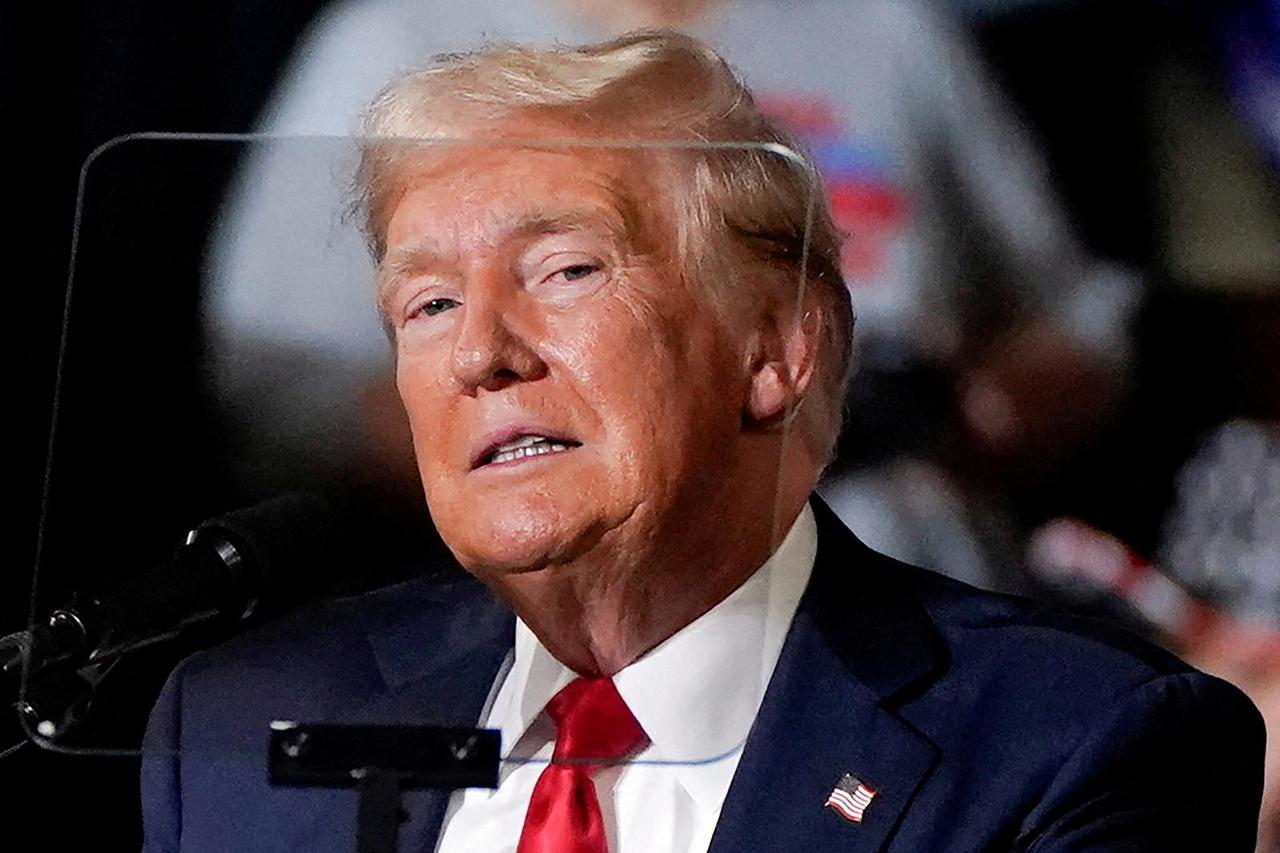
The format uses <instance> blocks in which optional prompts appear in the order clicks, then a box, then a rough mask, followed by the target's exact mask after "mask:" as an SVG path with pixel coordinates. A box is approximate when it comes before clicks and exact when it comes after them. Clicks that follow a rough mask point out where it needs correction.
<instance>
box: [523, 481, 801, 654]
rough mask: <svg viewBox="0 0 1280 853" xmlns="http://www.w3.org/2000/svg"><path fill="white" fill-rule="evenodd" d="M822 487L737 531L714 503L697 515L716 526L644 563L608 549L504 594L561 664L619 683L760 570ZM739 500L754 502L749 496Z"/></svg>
mask: <svg viewBox="0 0 1280 853" xmlns="http://www.w3.org/2000/svg"><path fill="white" fill-rule="evenodd" d="M812 486H813V483H812V481H811V480H805V481H803V482H795V483H791V484H783V486H782V488H781V490H778V491H775V490H770V498H773V497H775V496H776V497H777V498H778V502H777V503H776V504H775V503H774V501H773V500H772V499H770V500H768V501H764V502H762V503H757V504H755V506H756V507H759V506H765V507H774V506H776V507H777V514H776V516H775V514H774V513H772V512H768V511H766V512H765V513H763V514H760V513H756V514H755V515H754V516H752V517H750V518H749V519H745V520H741V519H740V521H739V523H736V524H735V523H733V522H730V521H728V519H732V518H734V517H735V516H734V515H733V514H732V513H731V512H729V511H728V508H723V507H716V506H704V507H702V508H701V512H700V513H699V514H698V516H697V517H700V518H705V519H709V520H714V521H713V522H711V523H707V524H695V525H688V524H683V525H682V528H683V532H684V534H685V535H684V536H683V537H670V538H664V537H662V536H659V537H657V538H656V539H655V540H654V541H655V542H656V543H657V547H655V548H653V549H651V550H649V551H648V552H647V553H645V554H644V555H643V556H642V557H641V558H640V559H634V558H627V557H625V556H623V555H620V554H619V553H617V552H616V551H615V552H610V550H609V549H608V547H607V546H608V543H607V542H605V543H603V546H602V547H601V548H599V549H596V550H595V551H594V552H593V553H592V554H590V555H587V556H584V557H583V558H582V559H580V560H578V561H575V562H574V563H572V564H565V565H559V566H549V567H546V568H543V569H539V570H537V571H532V572H526V573H522V574H518V575H512V576H508V577H506V578H504V579H503V580H502V582H501V584H500V586H499V588H498V591H499V592H500V594H501V595H502V596H503V597H504V598H505V599H506V600H507V602H508V603H509V604H510V605H511V607H512V609H513V610H515V612H516V613H517V614H518V615H519V616H520V618H521V619H523V620H524V622H525V624H526V625H528V626H529V628H530V630H531V631H533V633H534V634H535V635H536V636H537V637H538V639H539V640H540V641H541V642H542V644H543V645H544V646H546V648H547V650H548V651H549V652H551V654H552V655H553V656H554V657H555V658H556V659H557V660H559V661H560V662H561V663H563V664H565V665H566V666H568V667H569V668H570V669H572V670H574V671H576V672H577V673H579V674H581V675H603V676H612V675H613V674H615V673H617V672H619V671H620V670H622V669H624V668H625V667H627V666H628V665H630V664H631V663H633V662H634V661H635V660H637V659H638V658H640V657H641V656H643V655H644V654H645V653H647V652H648V651H650V650H651V649H653V648H654V647H655V646H657V645H658V644H660V643H662V642H663V641H664V640H666V639H667V638H668V637H670V636H672V635H673V634H675V633H676V632H677V631H679V630H680V629H682V628H684V627H685V626H686V625H688V624H690V623H691V622H693V621H694V620H696V619H697V618H698V617H700V616H701V615H702V614H704V613H706V612H707V611H708V610H710V609H711V608H713V607H715V606H716V605H717V604H719V603H720V602H721V601H723V600H724V599H725V598H727V597H728V596H729V595H730V594H731V593H732V592H733V591H734V590H736V589H737V588H738V587H739V586H741V585H742V584H743V582H745V581H746V580H747V579H748V578H749V577H750V576H751V575H752V574H753V573H754V572H755V571H756V570H757V569H759V568H760V567H761V566H762V565H763V564H764V563H765V561H766V560H767V559H768V558H769V557H770V556H771V555H772V554H773V552H774V550H775V549H776V547H777V546H778V545H779V544H781V541H782V537H783V536H785V534H786V532H787V531H788V530H790V528H791V526H792V525H793V524H794V522H795V519H796V518H797V516H799V514H800V511H801V510H802V509H803V507H804V504H805V502H806V501H807V500H808V496H809V492H810V490H811V488H812ZM729 500H732V501H734V503H735V504H736V505H737V506H739V507H741V506H744V505H745V506H749V505H750V502H744V500H743V497H742V495H734V496H730V497H729ZM673 517H676V518H680V517H681V516H680V515H678V514H676V515H674V516H673ZM684 517H685V518H687V517H691V516H684ZM691 528H692V529H693V530H694V532H695V535H693V536H692V537H690V536H689V535H688V534H689V532H690V529H691Z"/></svg>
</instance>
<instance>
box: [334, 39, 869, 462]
mask: <svg viewBox="0 0 1280 853" xmlns="http://www.w3.org/2000/svg"><path fill="white" fill-rule="evenodd" d="M521 116H528V117H536V118H539V119H543V120H548V121H550V122H551V123H552V124H554V125H555V126H558V127H564V128H565V129H566V130H567V131H568V133H567V134H565V136H567V137H570V138H573V139H583V140H588V141H587V142H586V144H590V142H589V140H596V141H598V142H607V143H625V142H636V143H642V144H646V145H650V146H653V145H654V144H655V143H658V144H660V145H661V147H662V153H661V154H659V156H661V157H666V158H675V159H677V160H680V161H683V162H680V163H678V164H677V166H678V168H676V169H674V170H673V173H674V174H676V175H677V176H679V178H680V179H681V180H683V181H684V185H683V186H678V187H677V189H676V195H677V199H678V201H677V208H676V211H675V215H676V228H677V246H676V251H677V257H678V260H679V261H680V263H681V264H682V266H683V268H684V269H686V270H688V271H690V272H691V274H692V277H693V279H694V280H695V282H696V283H697V284H698V285H700V286H701V287H702V288H704V290H705V292H706V293H707V294H708V296H709V297H710V298H711V300H712V302H713V304H715V305H716V306H717V307H719V308H721V309H725V306H727V305H731V304H736V303H740V302H744V301H749V302H752V303H754V302H755V300H756V299H757V298H760V297H763V298H765V299H770V300H775V301H777V303H778V304H780V305H786V304H787V303H785V302H783V300H788V299H789V300H792V303H791V304H795V305H796V306H797V307H798V308H801V309H802V308H803V306H801V305H800V303H797V302H795V301H794V300H795V298H796V295H797V287H798V286H800V285H801V284H802V283H803V286H804V287H805V288H806V299H805V300H804V305H809V304H811V302H810V300H815V299H816V301H817V303H818V304H819V305H820V306H821V308H822V310H821V312H820V314H821V317H822V321H823V324H824V327H825V328H824V329H823V330H822V346H821V350H820V352H819V354H818V358H817V364H816V377H815V380H816V389H817V391H818V395H817V396H818V397H819V399H816V400H812V401H810V402H809V403H808V404H807V405H805V406H803V407H802V408H803V409H804V411H803V412H800V413H799V415H800V416H799V417H798V423H797V425H800V426H805V427H807V429H806V430H805V432H807V433H809V434H810V437H811V438H812V439H813V440H814V442H815V445H816V446H815V450H816V452H817V453H818V454H819V456H820V458H822V459H823V460H824V461H825V460H827V459H829V457H830V455H831V453H832V452H833V450H834V447H835V441H836V438H837V436H838V434H839V431H840V427H841V420H842V417H841V415H842V409H843V401H844V391H845V386H846V384H847V382H848V379H849V377H850V375H851V374H852V371H853V345H852V334H853V311H852V308H851V306H850V303H849V294H848V291H847V289H846V287H845V283H844V279H843V277H842V275H841V272H840V244H841V236H840V233H839V232H838V230H837V229H836V227H835V225H834V223H833V222H832V220H831V214H830V211H829V209H828V207H827V204H826V200H825V196H824V195H823V193H822V192H821V186H820V183H819V181H818V178H817V172H816V170H815V168H814V167H813V164H812V162H811V161H810V160H809V159H808V157H807V156H805V155H803V154H800V153H798V152H801V151H802V149H801V148H800V146H799V145H797V143H796V141H795V140H794V139H793V138H792V137H791V136H790V135H789V134H788V133H787V132H785V131H784V130H782V129H781V128H779V127H778V126H776V125H775V124H773V123H772V122H771V121H770V120H769V119H767V118H765V117H764V116H763V115H762V114H761V112H760V111H759V109H758V108H757V107H756V105H755V101H754V99H753V98H752V96H751V93H750V91H749V90H748V89H747V87H746V86H745V85H744V84H743V83H742V81H741V80H739V79H738V77H737V76H736V75H735V74H734V73H733V71H732V70H731V69H730V68H729V66H728V65H727V64H726V63H725V61H724V60H723V59H721V58H720V56H719V55H717V54H716V53H715V52H714V51H713V50H712V49H711V48H709V47H707V46H706V45H705V44H703V43H702V42H700V41H698V40H697V39H694V38H692V37H689V36H686V35H682V34H680V33H676V32H672V31H667V30H655V31H644V32H637V33H633V34H630V35H626V36H622V37H620V38H617V39H614V40H612V41H609V42H605V43H603V44H599V45H591V46H586V47H555V48H548V49H537V48H529V47H522V46H517V45H496V46H489V47H486V48H484V49H481V50H478V51H475V52H472V53H462V54H446V55H442V56H439V57H437V58H436V59H435V60H434V61H433V62H432V63H431V64H430V65H429V66H427V67H425V68H422V69H420V70H417V71H413V72H411V73H408V74H406V75H404V76H402V77H400V78H398V79H396V80H394V81H393V82H392V83H390V84H389V85H388V86H387V87H386V88H385V89H384V90H383V91H382V92H381V93H380V94H379V95H378V96H377V98H376V99H375V100H374V101H373V103H372V104H371V105H370V107H369V109H368V110H367V111H366V114H365V117H364V126H363V133H364V136H365V137H366V142H365V145H364V150H363V154H362V159H361V164H360V173H359V178H358V189H359V190H360V193H361V203H362V206H363V212H364V216H365V221H366V233H367V237H368V241H369V247H370V251H371V252H372V253H373V255H374V258H375V260H376V261H379V262H380V261H381V259H382V256H383V254H384V253H385V252H386V226H387V221H388V219H389V217H390V214H391V212H392V210H391V209H390V208H392V206H393V205H394V203H395V201H396V199H397V195H396V194H397V192H398V190H399V189H401V187H399V185H398V177H399V175H398V172H399V167H400V165H401V160H403V158H404V156H405V152H406V149H407V148H411V147H412V146H406V144H405V142H406V141H410V140H430V139H433V138H434V139H440V138H458V137H473V136H483V134H484V132H485V129H486V128H487V127H493V126H496V125H497V124H499V123H501V122H504V121H505V122H510V121H511V120H512V119H514V118H519V117H521ZM668 146H669V147H668ZM806 234H807V241H806ZM753 261H754V262H756V263H758V264H764V265H766V266H767V268H768V269H769V270H770V271H775V272H776V273H777V274H771V275H765V276H761V275H753V276H752V281H768V282H770V284H771V288H772V292H771V293H766V294H751V298H750V300H744V299H743V296H744V294H743V293H742V290H741V286H742V279H743V276H742V274H741V271H742V270H743V269H744V262H747V263H750V262H753ZM802 270H803V271H804V277H803V282H802V279H801V271H802ZM735 286H736V287H738V288H739V289H738V292H737V293H734V292H733V290H734V288H735ZM725 310H727V309H725ZM801 319H802V318H801V317H797V318H796V320H797V322H800V321H801ZM811 396H812V395H811Z"/></svg>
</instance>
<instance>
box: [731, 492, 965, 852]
mask: <svg viewBox="0 0 1280 853" xmlns="http://www.w3.org/2000/svg"><path fill="white" fill-rule="evenodd" d="M814 503H815V506H814V511H815V514H816V515H817V518H818V531H819V533H818V537H819V538H818V556H817V560H816V562H815V564H814V571H813V577H812V578H811V580H810V582H809V587H808V589H807V590H806V591H805V594H804V597H803V598H802V599H801V602H800V605H799V607H798V609H797V612H796V616H795V619H794V620H793V621H792V626H791V629H790V632H789V633H788V635H787V640H786V643H785V645H784V646H783V650H782V654H781V656H780V657H779V660H778V665H777V668H776V669H775V670H774V676H773V679H772V680H771V681H770V683H769V688H768V690H767V691H766V693H765V697H764V701H763V703H762V704H761V707H760V712H759V714H758V715H757V717H756V722H755V724H754V725H753V726H752V730H751V734H750V735H749V737H748V739H747V743H746V746H745V749H744V751H743V755H742V760H741V762H740V763H739V765H738V769H737V772H736V773H735V774H734V778H733V782H732V784H731V785H730V788H729V793H728V796H727V797H726V799H725V803H724V806H723V808H722V809H721V813H720V821H719V823H718V824H717V826H716V831H715V835H714V837H713V839H712V843H711V851H712V853H727V851H738V850H779V851H785V850H802V849H806V850H807V849H838V850H864V851H871V850H879V849H881V848H882V847H883V846H884V844H885V843H886V841H887V839H888V838H889V836H890V835H891V833H892V832H893V830H894V828H895V827H896V826H897V824H898V822H899V820H900V818H901V816H902V814H903V812H904V810H905V809H906V808H907V806H908V805H909V804H910V802H911V799H912V797H913V796H914V795H915V792H916V790H917V789H918V788H919V786H920V785H921V783H922V782H923V781H924V779H925V778H926V777H927V776H928V774H929V772H930V770H931V769H932V768H933V766H934V765H935V763H936V762H937V760H938V757H939V753H938V750H937V748H936V747H935V746H934V745H933V744H932V743H931V742H930V741H929V740H928V739H927V738H925V737H924V736H923V735H921V734H920V733H919V732H917V731H915V730H914V729H913V728H911V726H909V725H908V724H907V723H905V722H904V721H903V720H901V719H900V718H899V717H898V716H897V715H896V714H895V713H894V708H895V707H896V705H895V700H896V699H898V698H899V697H902V696H905V695H910V691H911V689H912V688H913V687H917V686H919V685H921V684H923V683H926V682H927V680H928V679H930V678H931V677H936V675H937V674H938V673H939V672H940V671H941V670H942V669H943V668H944V667H945V664H946V658H945V653H944V651H943V649H942V646H941V642H940V639H939V638H938V635H937V632H936V631H935V629H934V628H933V624H932V621H931V620H930V619H929V617H928V614H927V613H926V612H925V610H924V608H923V607H922V606H921V605H920V603H919V602H918V601H917V600H916V598H915V597H914V595H912V593H911V591H910V589H909V588H908V587H907V585H906V583H905V582H904V580H903V579H902V578H901V577H900V576H899V574H898V573H897V572H895V571H894V566H893V565H892V563H891V561H888V560H886V559H885V558H883V557H881V556H879V555H877V554H875V553H874V552H872V551H871V550H870V549H868V548H866V546H864V545H862V543H860V542H858V541H857V539H856V538H854V537H853V535H852V534H850V533H849V532H848V531H847V530H846V529H845V528H844V527H843V525H842V524H841V523H840V522H839V520H837V519H836V518H835V517H834V515H832V514H831V512H830V510H828V509H827V508H826V507H825V506H823V505H822V504H821V503H820V502H818V501H816V500H815V502H814ZM845 773H852V774H853V775H855V776H857V777H858V778H859V779H860V780H861V781H862V782H863V783H864V784H866V785H867V786H868V787H870V788H872V789H874V790H875V791H876V796H875V798H874V799H873V800H872V802H871V804H870V805H869V806H868V807H867V808H866V811H865V814H864V816H863V820H862V822H861V823H858V824H854V823H851V822H849V821H848V820H846V819H845V818H843V817H841V816H840V815H839V814H837V813H836V812H835V811H834V810H832V809H830V808H825V807H824V803H825V802H826V800H827V796H828V795H829V794H830V793H831V791H832V789H833V788H834V787H835V785H836V783H837V782H838V781H839V780H840V778H841V776H842V775H843V774H845Z"/></svg>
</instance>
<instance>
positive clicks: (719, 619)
mask: <svg viewBox="0 0 1280 853" xmlns="http://www.w3.org/2000/svg"><path fill="white" fill-rule="evenodd" d="M817 547H818V533H817V524H816V522H815V521H814V516H813V511H812V509H810V507H809V506H808V504H806V505H805V507H804V509H803V510H802V511H801V513H800V515H799V516H798V517H797V518H796V520H795V522H794V523H793V524H792V525H791V529H790V530H789V531H788V532H787V535H786V537H785V538H784V539H783V540H782V544H781V545H779V546H778V549H777V550H776V551H775V552H774V553H773V556H772V557H770V558H769V559H768V560H767V561H765V563H764V565H763V566H761V567H760V568H759V569H758V570H756V572H755V573H754V574H752V575H751V577H749V578H748V579H747V580H746V581H745V582H743V584H742V585H741V586H739V587H738V588H737V589H736V590H734V591H733V592H732V593H731V594H730V595H729V596H728V597H726V598H725V599H724V600H722V601H721V602H720V603H719V604H717V605H716V606H715V607H713V608H711V609H710V610H708V611H707V612H706V613H704V614H703V615H702V616H700V617H698V618H697V619H695V620H694V621H693V622H691V623H689V624H688V625H686V626H685V627H684V628H681V629H680V630H679V631H677V632H676V633H675V634H673V635H672V636H670V637H668V638H667V639H666V640H664V641H663V642H662V643H660V644H659V645H658V646H656V647H655V648H653V649H652V650H651V651H649V652H648V653H647V654H646V655H644V656H643V657H641V658H640V659H638V660H636V661H635V662H634V663H632V664H631V665H630V666H628V667H626V668H625V669H623V670H622V671H620V672H619V673H617V674H616V675H615V676H614V683H615V684H616V685H617V687H618V692H619V693H620V694H621V695H622V698H623V699H624V700H625V701H626V703H627V706H628V707H629V708H630V709H631V712H632V713H633V714H634V715H635V717H636V719H637V720H638V721H639V722H640V725H641V727H642V728H643V729H644V730H645V733H646V734H648V735H649V740H650V746H649V747H648V748H647V749H645V750H644V751H643V752H642V753H641V754H640V755H639V756H637V759H638V760H640V761H644V762H646V763H648V762H657V763H668V762H669V763H671V765H672V766H671V769H672V771H673V772H674V773H675V774H676V775H677V777H678V778H679V780H680V782H681V784H682V785H683V786H684V788H685V790H686V791H688V793H689V795H690V796H691V797H692V798H693V799H694V801H695V802H696V803H697V804H698V806H699V807H700V808H712V807H714V808H718V807H719V805H720V803H721V802H722V801H723V798H724V794H725V792H726V791H727V790H728V785H729V781H730V779H731V777H732V774H733V771H734V770H735V769H736V767H737V758H738V755H739V753H740V751H741V749H742V746H743V744H744V743H745V742H746V739H747V734H748V733H749V732H750V730H751V724H752V722H753V721H754V720H755V717H756V712H757V711H758V710H759V708H760V702H761V700H762V699H763V698H764V692H765V688H766V687H767V686H768V684H769V679H770V678H771V677H772V675H773V669H774V666H775V665H776V664H777V662H778V656H779V654H780V653H781V651H782V643H783V641H784V639H785V638H786V634H787V630H788V629H789V628H790V625H791V619H792V617H793V616H794V615H795V611H796V607H797V605H798V604H799V602H800V596H801V595H802V594H803V593H804V589H805V586H806V585H807V584H808V581H809V576H810V574H811V573H812V571H813V563H814V558H815V556H816V554H817ZM575 677H576V673H574V672H573V671H572V670H570V669H569V668H568V667H566V666H565V665H564V664H562V663H560V661H558V660H556V659H555V658H554V657H552V655H551V653H550V652H549V651H547V649H546V648H545V647H544V646H543V645H542V643H541V642H539V641H538V638H537V637H536V636H534V634H533V632H532V631H531V630H529V628H528V626H527V625H525V623H524V622H523V620H519V619H517V620H516V642H515V654H514V660H513V663H512V666H511V669H510V671H509V672H508V673H507V677H506V679H505V680H504V682H503V685H502V687H501V688H500V690H499V693H498V696H497V697H496V698H495V702H494V705H493V708H492V711H491V714H490V716H489V724H490V725H494V726H498V727H500V728H501V729H502V742H503V745H504V749H506V750H513V748H514V747H515V745H516V744H517V743H518V742H520V740H521V738H522V737H524V736H525V734H526V732H528V731H529V729H530V727H531V726H532V725H533V724H534V723H535V722H539V717H540V716H541V714H542V710H543V708H544V707H545V706H546V704H547V702H548V701H550V700H551V697H552V696H554V695H555V694H556V693H557V692H558V691H559V690H560V688H562V687H564V685H566V684H568V683H569V682H570V681H572V680H573V679H574V678H575ZM542 722H545V721H542ZM542 728H543V727H541V726H540V727H539V729H540V730H541V729H542ZM545 730H546V732H547V735H546V736H547V737H554V732H553V730H552V729H551V728H550V726H549V725H547V726H546V727H545ZM541 745H543V744H542V743H529V738H526V739H525V743H522V744H521V749H520V750H519V752H520V753H526V748H529V749H530V750H531V751H536V750H537V749H538V748H539V747H540V746H541Z"/></svg>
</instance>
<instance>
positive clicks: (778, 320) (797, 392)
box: [743, 299, 824, 429]
mask: <svg viewBox="0 0 1280 853" xmlns="http://www.w3.org/2000/svg"><path fill="white" fill-rule="evenodd" d="M823 319H824V317H823V310H822V307H821V306H820V305H819V304H818V301H817V300H816V299H806V300H805V305H804V310H803V311H802V312H800V313H799V315H798V316H797V312H796V311H795V308H794V306H789V307H788V308H786V309H780V310H774V311H769V312H768V313H767V314H766V315H765V317H763V318H762V320H761V323H760V325H759V327H758V328H757V329H756V330H755V331H754V332H753V334H752V337H751V339H750V343H749V346H748V351H747V362H748V363H747V369H748V375H749V393H748V397H747V403H746V407H745V411H744V412H743V420H744V423H746V424H749V425H752V426H755V427H757V428H765V429H771V428H774V427H777V426H780V425H783V424H785V423H786V422H787V421H789V420H790V419H791V418H792V417H794V416H795V414H796V412H797V411H798V410H799V408H800V405H801V403H802V402H803V401H804V398H805V396H806V395H807V394H808V393H809V390H810V388H811V386H812V385H813V380H814V372H815V365H816V364H817V360H818V347H819V337H820V335H821V330H822V329H823Z"/></svg>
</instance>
